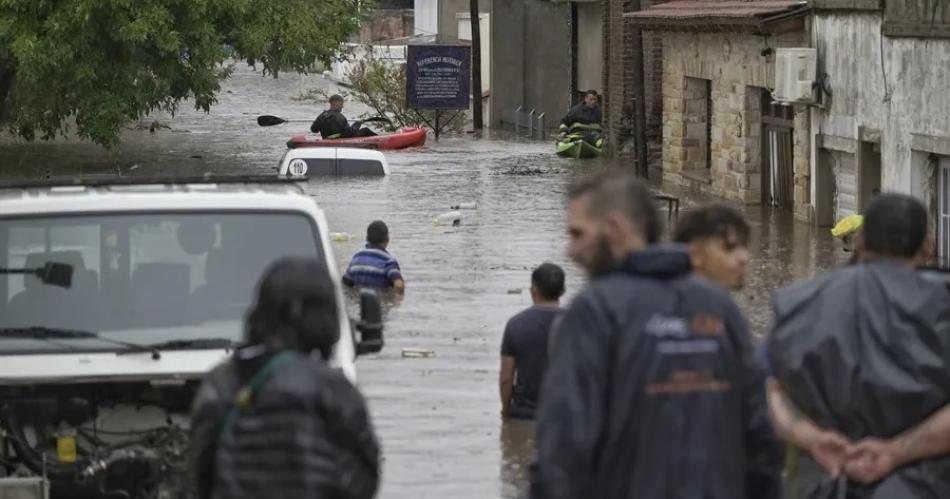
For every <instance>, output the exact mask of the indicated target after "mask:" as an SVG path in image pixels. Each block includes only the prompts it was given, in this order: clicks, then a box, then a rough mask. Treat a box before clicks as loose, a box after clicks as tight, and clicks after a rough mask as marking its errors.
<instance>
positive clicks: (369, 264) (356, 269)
mask: <svg viewBox="0 0 950 499" xmlns="http://www.w3.org/2000/svg"><path fill="white" fill-rule="evenodd" d="M387 247H389V227H388V226H387V225H386V223H385V222H383V221H382V220H376V221H375V222H373V223H371V224H369V227H367V228H366V247H365V248H363V249H361V250H359V251H358V252H357V253H356V254H355V255H353V258H352V259H351V260H350V264H349V265H348V266H347V268H346V273H344V274H343V284H345V285H346V286H350V287H356V288H375V289H382V290H386V289H393V290H395V291H396V292H397V293H402V292H403V291H405V289H406V282H405V281H404V280H403V278H402V271H401V270H400V269H399V262H397V261H396V257H394V256H393V255H392V254H391V253H390V252H389V251H387V250H386V248H387Z"/></svg>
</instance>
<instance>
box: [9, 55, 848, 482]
mask: <svg viewBox="0 0 950 499" xmlns="http://www.w3.org/2000/svg"><path fill="white" fill-rule="evenodd" d="M318 86H319V87H321V88H328V89H329V90H336V89H335V88H334V87H333V85H332V84H331V83H330V82H329V81H328V80H325V79H323V78H322V77H320V76H298V75H284V76H281V78H280V79H277V80H274V79H272V78H269V77H266V78H265V77H261V76H260V75H259V74H255V73H253V72H252V71H251V70H249V69H247V68H243V67H241V68H239V69H238V71H236V73H235V76H234V77H233V78H232V79H231V80H229V81H228V82H226V83H225V85H224V89H223V91H222V93H221V95H220V102H219V104H218V105H217V106H215V107H213V108H212V113H211V114H204V113H200V112H194V111H192V110H190V109H187V107H188V106H187V105H186V106H184V107H185V109H182V110H181V112H180V113H179V114H178V115H177V116H175V117H174V118H172V117H169V116H155V117H154V119H157V120H158V121H159V122H161V123H164V124H167V125H169V126H170V127H171V129H170V130H168V129H160V130H157V131H156V132H155V133H150V132H149V131H147V130H144V131H136V130H129V131H127V132H125V136H124V142H123V145H122V146H121V147H120V148H119V149H117V150H116V151H111V152H104V151H103V150H101V149H99V148H97V147H95V146H92V145H88V144H83V143H80V142H78V141H75V140H62V139H60V140H57V141H55V142H53V143H37V144H28V145H27V144H20V143H17V141H14V140H11V139H4V140H3V145H0V176H5V177H9V176H31V177H35V176H38V175H42V174H44V173H45V172H46V171H47V170H51V171H52V172H53V173H54V174H56V175H63V174H73V173H101V172H114V171H120V172H122V174H126V175H128V174H132V175H140V176H144V175H166V174H176V175H195V174H203V173H205V172H220V173H224V172H228V173H239V172H268V171H272V170H273V169H274V168H275V167H276V165H277V162H278V159H279V158H280V155H281V154H282V153H283V151H284V150H285V146H284V142H285V141H286V139H287V138H288V137H289V136H290V135H292V134H294V133H301V132H303V131H305V130H306V128H307V125H306V124H287V125H282V126H276V127H270V128H260V127H258V126H257V124H256V122H255V118H256V117H257V116H258V115H261V114H273V115H277V116H281V117H283V118H312V117H313V116H315V115H316V114H317V113H318V112H319V110H320V109H321V108H323V107H324V104H322V103H313V102H302V101H297V100H294V97H296V96H299V95H301V94H303V93H304V92H306V91H307V90H310V89H311V88H314V87H318ZM361 111H365V109H360V108H359V106H358V105H355V104H354V103H348V105H347V108H346V109H345V110H344V112H345V113H347V115H348V116H349V117H350V118H351V119H353V118H356V116H357V115H358V114H359V113H360V112H361ZM150 122H151V119H149V120H147V121H146V127H147V124H148V123H150ZM387 157H388V159H389V162H390V166H391V169H392V175H390V176H389V177H386V178H317V179H312V180H311V181H310V182H309V184H308V185H307V187H306V189H307V192H308V193H309V194H311V195H312V196H314V197H315V198H316V200H317V201H318V202H319V204H320V205H321V206H322V207H323V209H324V210H325V211H326V212H327V216H328V219H329V220H330V230H331V231H334V232H345V233H348V234H351V235H353V236H354V237H353V238H351V239H349V240H346V241H342V242H337V243H334V244H335V257H336V260H337V264H338V265H339V266H340V267H341V268H342V267H343V266H344V265H345V264H346V262H347V260H348V258H349V256H350V255H351V254H352V253H353V252H355V251H356V250H357V249H359V248H360V247H361V246H362V243H361V239H362V235H363V234H364V231H365V227H366V225H367V224H368V223H369V222H371V221H372V220H374V219H383V220H385V221H386V222H387V223H388V224H389V226H390V231H391V236H392V244H391V247H390V249H391V251H392V252H393V253H394V254H395V255H396V257H397V258H398V259H399V261H400V264H401V266H402V269H403V273H404V274H405V277H406V281H407V288H408V291H407V294H406V298H405V300H404V302H403V303H402V304H401V305H400V306H398V307H396V308H393V309H392V310H391V311H390V312H389V314H388V317H387V324H386V327H387V329H386V335H387V336H386V341H387V343H386V348H385V349H384V351H383V352H382V353H381V354H379V355H376V356H371V357H366V358H361V359H360V360H359V361H358V364H357V365H358V369H359V376H360V385H361V387H362V389H363V390H364V392H365V393H366V395H367V397H368V399H369V403H370V407H371V410H372V413H373V418H374V423H375V425H376V427H377V430H378V432H379V435H380V438H381V440H382V445H383V451H384V455H385V465H384V478H383V485H382V490H381V492H380V495H379V497H382V498H386V499H409V498H427V497H433V498H436V497H438V498H444V497H453V498H472V499H476V498H477V499H484V498H493V497H505V498H508V497H515V496H516V495H517V493H518V490H519V489H520V488H521V487H523V485H524V481H525V478H526V476H527V466H528V463H529V462H530V458H531V455H532V452H533V448H532V447H533V442H532V438H531V437H532V432H533V429H532V427H531V425H530V424H527V423H521V422H515V423H508V424H502V421H501V419H500V417H499V409H500V408H499V403H498V396H497V372H498V351H499V346H500V341H501V332H502V329H503V327H504V324H505V322H506V321H507V319H508V318H509V317H510V316H511V315H513V314H514V313H516V312H518V311H519V310H521V309H522V308H524V307H527V306H529V304H530V296H529V293H528V287H529V278H530V269H531V268H532V267H533V266H535V265H537V264H539V263H541V262H543V261H552V262H555V263H558V264H560V265H562V266H563V267H564V268H565V271H566V273H567V286H568V299H569V298H570V296H572V295H573V294H574V293H576V292H577V291H578V290H579V289H581V287H582V286H583V285H584V279H583V276H582V274H581V272H580V271H579V269H578V268H576V267H575V266H574V265H572V264H571V263H570V262H568V261H567V258H566V257H565V251H564V249H565V244H566V241H567V238H566V234H565V231H564V214H565V200H564V192H565V191H566V188H567V185H568V183H569V182H570V181H571V179H572V178H574V177H575V176H577V175H579V174H583V173H585V172H587V171H589V170H591V169H596V168H598V167H600V166H601V165H600V163H598V162H596V161H594V162H589V163H582V164H580V165H579V164H578V163H575V162H572V161H571V160H563V159H560V158H556V157H555V156H554V155H553V154H552V146H551V144H547V143H538V142H525V141H518V140H514V139H512V138H511V137H506V136H502V135H499V136H496V137H495V138H482V139H478V140H476V139H474V138H473V137H472V136H470V135H468V136H460V137H443V139H442V140H441V141H440V142H439V143H435V142H434V141H432V139H431V136H430V142H429V144H428V145H427V147H425V148H422V149H417V150H410V151H403V152H393V153H389V154H387ZM529 171H533V172H532V173H530V174H528V173H529ZM472 201H474V202H476V203H477V209H475V210H464V211H463V219H462V224H461V226H459V227H445V226H436V225H434V224H433V219H434V218H435V217H436V216H437V215H438V214H439V213H442V212H444V211H448V208H449V206H450V205H453V204H457V203H460V202H472ZM698 202H699V200H698V199H694V198H692V197H687V198H686V199H685V200H684V202H683V204H682V209H683V210H687V209H689V208H690V207H692V206H695V205H696V204H697V203H698ZM741 209H742V211H743V212H744V213H745V214H746V215H747V217H748V218H749V220H750V223H751V224H752V226H753V240H752V245H751V249H752V251H751V253H752V258H753V259H752V262H751V268H750V272H749V276H748V285H747V287H746V289H745V290H743V291H742V292H741V293H739V294H738V295H737V299H738V301H739V303H740V305H741V306H742V307H743V309H744V310H745V311H746V312H747V314H749V317H750V323H751V325H752V327H753V330H754V331H755V332H757V333H761V332H762V331H764V329H765V328H766V327H767V322H768V317H769V308H768V302H769V297H770V295H771V292H772V291H773V290H774V289H775V288H776V287H778V286H781V285H783V284H785V283H788V282H790V281H792V280H793V279H795V278H800V277H806V276H810V275H814V274H817V273H819V272H822V271H824V270H827V269H829V268H831V267H834V266H837V265H840V264H843V263H844V261H845V260H846V259H847V256H848V255H847V254H845V253H842V252H841V251H840V250H839V251H835V250H833V245H832V241H831V238H830V235H828V233H827V231H825V230H815V229H813V228H811V227H809V226H806V225H802V224H796V223H793V222H792V220H791V216H790V214H789V213H787V212H784V211H781V210H771V209H768V208H762V207H742V208H741ZM403 348H423V349H428V350H432V351H433V352H434V353H435V356H434V357H431V358H403V357H402V356H401V350H402V349H403Z"/></svg>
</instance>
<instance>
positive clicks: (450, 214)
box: [432, 210, 462, 227]
mask: <svg viewBox="0 0 950 499" xmlns="http://www.w3.org/2000/svg"><path fill="white" fill-rule="evenodd" d="M432 223H433V224H435V225H451V226H453V227H458V226H459V225H462V212H460V211H458V210H453V211H447V212H445V213H443V214H441V215H439V216H437V217H435V220H433V221H432Z"/></svg>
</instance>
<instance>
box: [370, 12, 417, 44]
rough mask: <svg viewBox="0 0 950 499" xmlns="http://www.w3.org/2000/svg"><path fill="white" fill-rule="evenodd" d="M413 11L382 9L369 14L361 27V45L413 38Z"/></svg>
mask: <svg viewBox="0 0 950 499" xmlns="http://www.w3.org/2000/svg"><path fill="white" fill-rule="evenodd" d="M412 32H413V11H412V9H380V10H375V11H373V12H371V13H370V14H369V17H368V18H367V19H366V20H364V21H363V23H362V24H361V25H360V34H359V41H360V43H374V42H380V41H384V40H392V39H394V38H403V37H406V36H412Z"/></svg>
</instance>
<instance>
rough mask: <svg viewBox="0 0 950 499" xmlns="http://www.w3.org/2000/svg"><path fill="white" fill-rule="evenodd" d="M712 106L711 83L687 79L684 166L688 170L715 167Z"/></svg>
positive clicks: (684, 106)
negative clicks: (713, 164)
mask: <svg viewBox="0 0 950 499" xmlns="http://www.w3.org/2000/svg"><path fill="white" fill-rule="evenodd" d="M712 106H713V103H712V85H711V82H710V81H709V80H703V79H700V78H686V88H685V91H684V92H683V122H684V124H685V125H686V137H685V139H684V140H683V149H685V151H686V161H685V163H684V165H683V166H684V168H685V169H687V170H706V169H708V168H710V166H712V116H713V107H712Z"/></svg>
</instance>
